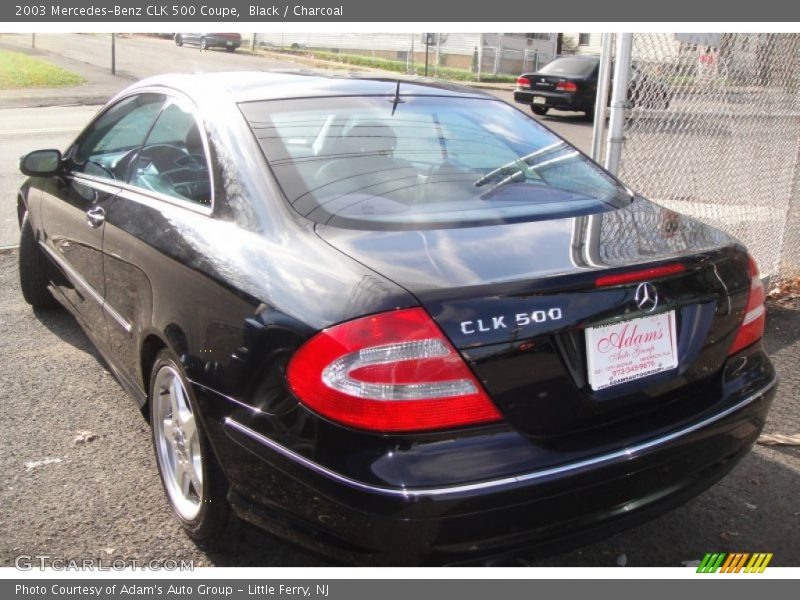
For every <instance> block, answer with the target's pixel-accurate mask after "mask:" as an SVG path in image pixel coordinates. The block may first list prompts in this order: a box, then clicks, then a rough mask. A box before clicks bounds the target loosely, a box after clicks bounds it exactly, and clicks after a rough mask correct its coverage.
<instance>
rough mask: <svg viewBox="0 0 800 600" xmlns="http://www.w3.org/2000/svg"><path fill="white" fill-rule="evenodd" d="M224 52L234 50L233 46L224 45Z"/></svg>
mask: <svg viewBox="0 0 800 600" xmlns="http://www.w3.org/2000/svg"><path fill="white" fill-rule="evenodd" d="M225 50H226V52H236V47H235V46H225Z"/></svg>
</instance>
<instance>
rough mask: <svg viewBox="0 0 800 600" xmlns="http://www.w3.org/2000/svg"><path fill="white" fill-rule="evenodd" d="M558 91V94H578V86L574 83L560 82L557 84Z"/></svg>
mask: <svg viewBox="0 0 800 600" xmlns="http://www.w3.org/2000/svg"><path fill="white" fill-rule="evenodd" d="M556 91H558V92H577V91H578V86H577V85H575V82H574V81H559V82H558V83H557V84H556Z"/></svg>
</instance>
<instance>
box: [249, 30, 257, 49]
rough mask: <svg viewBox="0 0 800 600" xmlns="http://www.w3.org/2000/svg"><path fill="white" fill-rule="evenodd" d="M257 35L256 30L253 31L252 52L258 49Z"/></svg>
mask: <svg viewBox="0 0 800 600" xmlns="http://www.w3.org/2000/svg"><path fill="white" fill-rule="evenodd" d="M256 35H258V34H257V33H256V32H255V31H254V32H253V41H252V42H251V44H250V50H251V52H255V50H256Z"/></svg>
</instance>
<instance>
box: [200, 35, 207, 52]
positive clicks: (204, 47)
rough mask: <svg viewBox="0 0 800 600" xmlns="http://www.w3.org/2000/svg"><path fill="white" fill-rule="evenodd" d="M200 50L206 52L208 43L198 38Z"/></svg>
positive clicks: (204, 39)
mask: <svg viewBox="0 0 800 600" xmlns="http://www.w3.org/2000/svg"><path fill="white" fill-rule="evenodd" d="M200 50H208V41H207V40H206V38H200Z"/></svg>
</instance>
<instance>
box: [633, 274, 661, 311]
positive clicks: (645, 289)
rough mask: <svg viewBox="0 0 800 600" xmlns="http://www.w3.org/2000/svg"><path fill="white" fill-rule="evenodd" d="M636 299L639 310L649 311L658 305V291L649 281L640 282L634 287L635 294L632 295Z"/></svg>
mask: <svg viewBox="0 0 800 600" xmlns="http://www.w3.org/2000/svg"><path fill="white" fill-rule="evenodd" d="M633 299H634V300H635V301H636V306H638V307H639V310H640V311H642V312H646V313H651V312H653V311H654V310H655V309H656V306H658V292H657V291H656V286H654V285H653V284H652V283H650V282H649V281H645V282H644V283H640V284H639V287H637V288H636V295H635V296H634V297H633Z"/></svg>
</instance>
